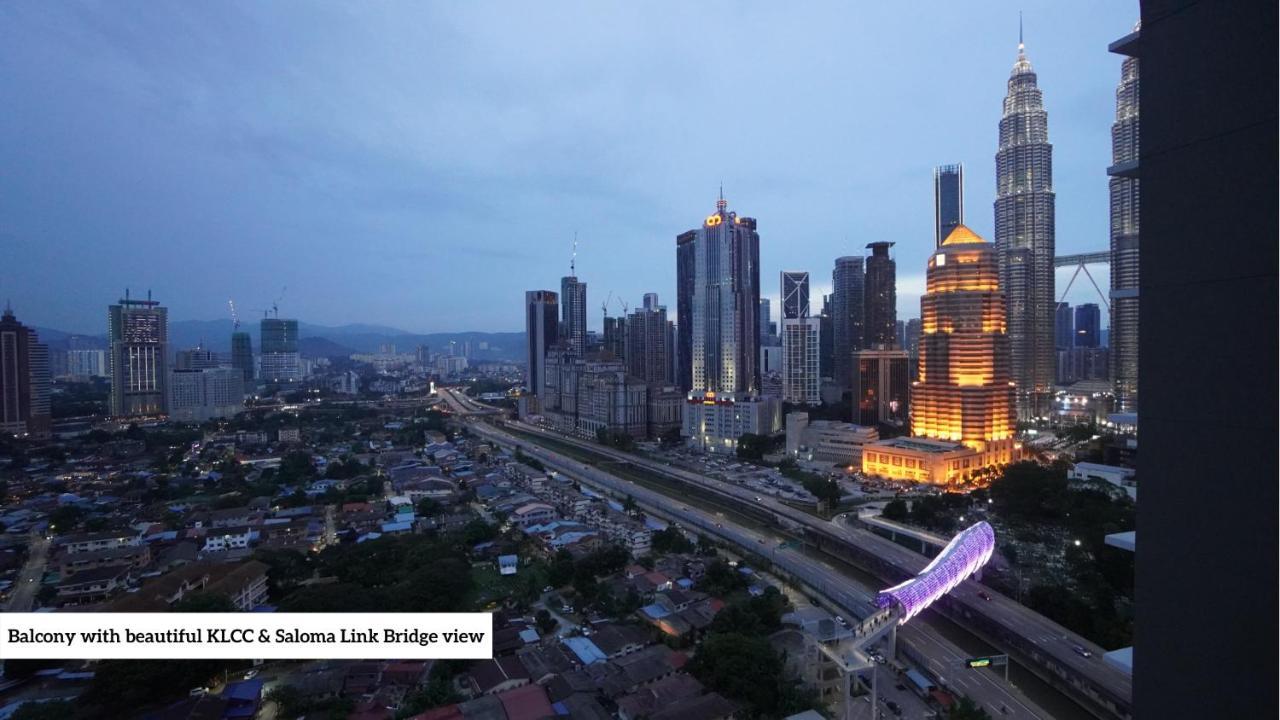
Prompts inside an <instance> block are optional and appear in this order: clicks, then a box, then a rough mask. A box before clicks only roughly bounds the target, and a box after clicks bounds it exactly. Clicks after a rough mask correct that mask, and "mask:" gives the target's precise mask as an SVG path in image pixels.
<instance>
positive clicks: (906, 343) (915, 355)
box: [902, 318, 920, 382]
mask: <svg viewBox="0 0 1280 720" xmlns="http://www.w3.org/2000/svg"><path fill="white" fill-rule="evenodd" d="M902 338H903V342H902V347H903V348H904V349H905V350H906V351H907V362H908V367H909V369H910V375H909V377H910V378H911V382H915V381H916V380H919V379H920V371H919V368H920V318H911V319H910V320H908V321H907V325H906V329H905V330H903V332H902Z"/></svg>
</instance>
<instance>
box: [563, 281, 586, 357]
mask: <svg viewBox="0 0 1280 720" xmlns="http://www.w3.org/2000/svg"><path fill="white" fill-rule="evenodd" d="M560 312H561V315H560V339H561V340H562V341H563V342H564V346H565V347H566V348H568V350H569V351H570V352H572V353H574V354H576V355H577V356H578V357H583V356H585V355H586V353H587V284H586V283H584V282H579V281H578V278H577V277H575V276H573V275H569V276H566V277H562V278H560Z"/></svg>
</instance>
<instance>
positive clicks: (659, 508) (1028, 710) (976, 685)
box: [442, 391, 1051, 718]
mask: <svg viewBox="0 0 1280 720" xmlns="http://www.w3.org/2000/svg"><path fill="white" fill-rule="evenodd" d="M442 394H443V396H444V397H445V399H446V401H447V402H448V403H449V404H450V406H451V407H453V408H454V410H455V412H465V413H472V412H476V410H474V409H472V407H471V406H469V405H468V403H467V402H465V401H464V400H463V399H462V398H464V397H465V396H461V394H460V393H459V394H457V396H455V394H454V393H451V392H448V391H444V392H443V393H442ZM465 400H470V398H465ZM472 402H474V401H472ZM470 427H471V429H472V431H474V432H475V433H477V434H478V435H481V436H483V437H484V438H486V439H488V440H491V441H493V442H496V443H498V444H500V445H503V446H505V447H509V448H510V447H514V446H516V445H519V446H521V447H522V448H524V450H525V452H527V453H528V454H530V455H531V456H533V457H536V458H537V459H538V460H540V461H541V462H542V463H543V464H545V465H546V466H547V467H548V468H550V469H552V470H555V471H558V472H562V473H565V474H567V475H570V476H572V477H575V478H578V479H580V480H581V481H583V482H586V483H588V484H590V485H595V486H597V487H599V488H601V489H604V490H606V491H608V492H610V493H612V494H615V495H630V496H631V497H632V498H633V499H634V500H635V501H636V502H637V503H639V504H640V505H641V506H642V507H645V508H648V509H650V510H653V511H656V513H657V514H659V515H662V516H666V517H668V518H670V519H671V520H673V521H675V522H678V523H680V524H682V525H684V526H686V527H689V528H696V529H698V530H700V531H702V532H705V533H707V534H710V535H714V536H716V537H718V538H719V539H721V540H725V541H728V542H730V543H732V544H734V545H736V546H738V547H739V548H741V549H743V550H746V551H750V552H754V553H755V554H757V555H760V556H763V557H766V558H768V559H769V560H770V562H772V563H773V564H774V565H775V566H777V567H778V568H779V569H781V570H782V571H784V572H786V573H787V574H789V575H791V576H793V577H795V578H797V579H798V580H800V581H801V582H803V583H804V584H805V585H807V586H809V587H810V588H812V589H813V590H814V591H816V592H818V593H820V594H821V595H823V596H824V597H825V598H826V599H827V601H828V602H830V603H832V604H833V605H835V606H836V607H837V608H841V609H844V610H845V611H846V612H848V613H849V615H850V616H852V617H864V616H866V615H869V614H870V613H871V609H872V606H871V602H872V599H873V597H874V592H875V591H874V588H869V587H867V586H865V585H863V584H861V583H858V582H856V581H854V580H853V579H851V578H850V577H848V576H847V575H846V574H845V573H843V572H841V571H840V570H839V569H837V568H835V567H833V566H832V565H830V564H829V563H827V562H825V561H823V560H820V559H816V558H813V557H810V556H809V555H807V554H805V553H803V552H801V551H798V550H792V549H788V548H784V547H780V545H781V542H782V541H783V540H784V539H785V538H782V537H780V536H777V535H773V534H772V533H770V532H769V531H767V530H765V529H761V528H753V527H748V526H746V525H743V524H740V523H737V522H734V521H733V520H732V519H731V518H727V517H721V516H720V515H718V514H715V513H711V512H708V511H706V510H703V509H701V508H699V507H696V506H692V505H682V504H681V501H680V500H678V499H674V498H672V497H670V496H668V495H666V494H663V493H660V492H658V491H656V490H652V489H649V488H648V487H645V486H642V485H637V484H636V483H634V482H631V481H629V480H626V479H623V478H621V477H618V476H616V475H613V474H612V473H609V472H607V471H605V470H602V469H600V468H599V467H596V466H591V465H585V464H583V463H582V462H580V461H579V460H577V459H575V458H572V457H569V456H567V455H563V454H561V453H557V452H555V451H553V450H549V449H547V448H543V447H540V446H537V445H536V444H533V443H530V442H529V440H527V439H526V438H522V437H518V436H515V435H512V434H510V433H507V432H505V431H503V430H500V429H498V428H495V427H492V426H490V425H488V424H485V423H474V424H472V425H471V426H470ZM901 630H902V631H905V632H901V634H900V635H899V641H900V642H906V643H910V644H912V645H915V646H918V648H919V649H918V652H919V653H920V654H922V655H926V656H928V657H933V658H936V659H937V661H938V662H939V663H941V664H947V665H954V666H955V667H957V668H958V667H959V663H960V661H961V660H962V659H963V658H964V657H966V655H965V653H964V651H962V650H961V649H960V648H958V647H956V646H955V645H953V644H952V643H951V642H950V641H948V640H947V639H946V638H944V637H942V636H941V635H939V634H937V633H936V632H934V631H932V630H931V629H930V628H928V627H925V626H919V627H907V626H904V627H903V628H902V629H901ZM948 684H949V685H950V684H951V683H950V682H949V683H948ZM952 686H953V687H954V688H955V689H957V690H958V691H960V692H962V693H963V694H966V695H968V696H969V697H970V698H972V699H973V700H974V701H975V702H978V703H980V704H981V705H982V706H983V707H985V708H987V709H988V712H990V713H992V715H993V717H996V716H999V717H1007V718H1049V717H1051V716H1050V715H1049V714H1048V713H1047V712H1045V711H1044V710H1043V709H1041V708H1039V707H1037V706H1036V705H1035V704H1034V703H1033V702H1032V701H1030V700H1029V699H1027V698H1026V697H1025V696H1023V695H1022V694H1021V693H1020V692H1019V691H1018V690H1017V689H1016V688H1011V687H1009V686H1007V685H1005V684H1004V683H1002V682H1000V681H999V680H998V679H997V678H996V677H995V676H994V675H993V674H991V673H987V672H973V671H970V674H968V675H966V676H965V677H964V678H963V681H962V682H957V683H955V684H954V685H952Z"/></svg>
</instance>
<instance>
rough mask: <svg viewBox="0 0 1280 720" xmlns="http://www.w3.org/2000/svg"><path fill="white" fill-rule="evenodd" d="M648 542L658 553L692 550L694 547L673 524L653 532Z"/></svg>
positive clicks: (667, 553) (668, 553)
mask: <svg viewBox="0 0 1280 720" xmlns="http://www.w3.org/2000/svg"><path fill="white" fill-rule="evenodd" d="M650 544H651V545H652V547H653V551H654V552H656V553H658V554H659V555H670V554H677V553H687V552H693V548H694V546H693V543H691V542H689V539H688V538H686V537H685V536H684V533H683V532H681V531H680V529H679V528H677V527H675V526H674V525H668V526H667V527H665V528H663V529H661V530H659V531H658V532H656V533H654V534H653V536H652V538H651V539H650Z"/></svg>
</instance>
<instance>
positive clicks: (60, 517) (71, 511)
mask: <svg viewBox="0 0 1280 720" xmlns="http://www.w3.org/2000/svg"><path fill="white" fill-rule="evenodd" d="M83 519H84V510H81V509H80V508H79V507H78V506H76V505H62V506H60V507H58V509H57V510H54V511H53V512H51V513H49V529H50V530H56V531H58V532H59V533H63V534H66V533H69V532H71V531H72V530H74V529H75V528H76V526H77V525H79V524H80V521H81V520H83Z"/></svg>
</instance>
